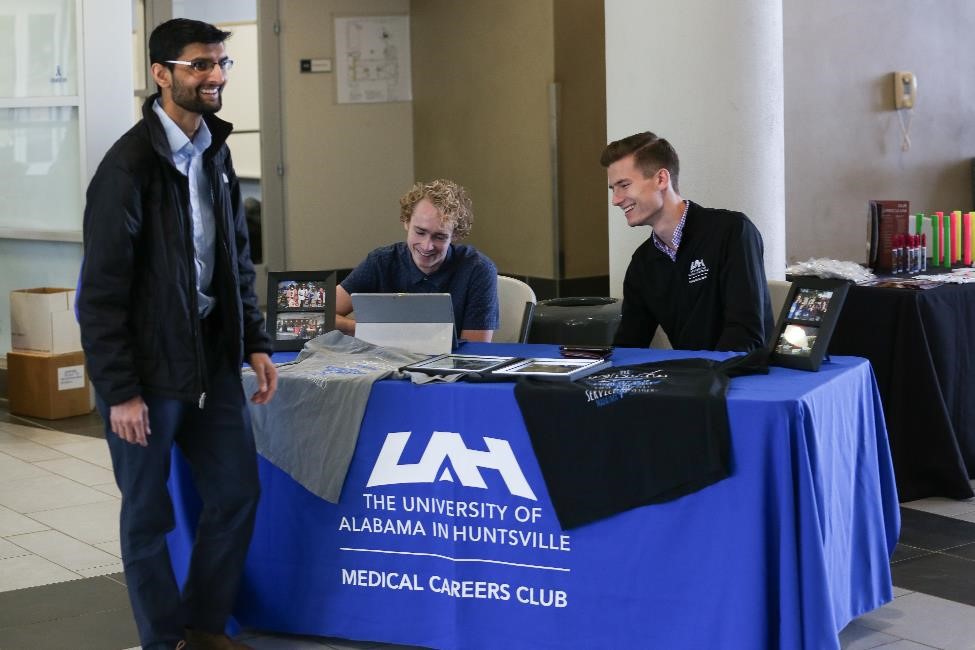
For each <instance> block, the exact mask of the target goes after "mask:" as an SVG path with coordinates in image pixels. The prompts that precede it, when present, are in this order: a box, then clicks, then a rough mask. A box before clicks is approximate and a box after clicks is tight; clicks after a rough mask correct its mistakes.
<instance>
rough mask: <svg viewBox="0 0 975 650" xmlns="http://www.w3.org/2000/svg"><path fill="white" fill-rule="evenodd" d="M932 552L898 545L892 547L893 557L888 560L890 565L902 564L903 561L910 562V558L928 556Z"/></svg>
mask: <svg viewBox="0 0 975 650" xmlns="http://www.w3.org/2000/svg"><path fill="white" fill-rule="evenodd" d="M931 553H934V551H929V550H927V549H923V548H915V547H913V546H907V545H906V544H898V545H897V546H896V547H894V555H893V556H892V557H891V558H890V563H891V564H894V563H895V562H903V561H904V560H910V559H911V558H915V557H921V556H922V555H930V554H931Z"/></svg>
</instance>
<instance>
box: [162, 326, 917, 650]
mask: <svg viewBox="0 0 975 650" xmlns="http://www.w3.org/2000/svg"><path fill="white" fill-rule="evenodd" d="M463 351H464V352H473V353H482V354H485V353H494V354H514V353H517V354H519V355H521V356H526V355H534V356H553V355H554V353H555V352H556V350H555V348H554V347H553V346H516V347H512V346H501V345H486V344H480V345H474V344H469V345H468V346H466V348H465V349H464V350H463ZM679 356H688V353H681V352H664V351H654V350H619V351H617V352H616V354H615V355H614V361H615V363H616V364H617V365H624V364H627V363H637V362H643V361H648V360H658V359H664V358H676V357H679ZM706 356H709V357H711V358H723V356H726V355H721V354H708V355H706ZM728 412H729V418H730V422H731V441H732V463H733V474H732V476H731V477H730V478H728V479H725V480H722V481H720V482H718V483H717V484H715V485H712V486H709V487H707V488H705V489H703V490H701V491H700V492H697V493H694V494H691V495H688V496H686V497H683V498H680V499H678V500H676V501H673V502H669V503H665V504H660V505H652V506H647V507H643V508H638V509H635V510H631V511H629V512H625V513H622V514H620V515H616V516H614V517H611V518H609V519H606V520H603V521H599V522H596V523H593V524H590V525H587V526H583V527H581V528H577V529H574V530H572V531H570V532H568V533H566V532H563V531H561V530H560V529H559V527H558V523H557V521H556V518H555V515H554V512H553V510H552V505H551V503H550V501H549V498H548V496H547V493H546V490H545V485H544V483H543V481H542V478H541V474H540V472H539V468H538V465H537V462H536V460H535V457H534V455H533V453H532V448H531V443H530V440H529V438H528V434H527V432H526V431H525V428H524V424H523V422H522V419H521V416H520V413H519V411H518V407H517V405H516V403H515V399H514V395H513V387H512V385H511V384H478V385H467V384H450V385H425V386H415V385H411V384H410V383H408V382H405V381H383V382H379V383H377V384H376V385H375V386H374V387H373V391H372V395H371V397H370V401H369V406H368V409H367V412H366V415H365V418H364V421H363V424H362V429H361V432H360V436H359V441H358V445H357V447H356V452H355V456H354V458H353V460H352V465H351V468H350V471H349V474H348V476H347V478H346V482H345V487H344V490H343V494H342V500H341V502H340V503H339V504H338V505H333V504H329V503H327V502H325V501H322V500H321V499H318V498H317V497H315V496H314V495H312V494H311V493H309V492H307V491H306V490H305V489H304V488H302V487H300V486H299V485H298V484H296V483H295V482H294V481H293V480H292V479H291V478H290V477H289V476H287V474H285V473H284V472H282V471H281V470H280V469H278V468H276V467H274V466H273V465H271V464H270V463H268V462H267V461H265V460H264V459H260V474H261V482H262V489H263V495H262V500H261V505H260V508H259V512H258V519H257V527H256V531H255V534H254V539H253V542H252V544H251V550H250V554H249V556H248V560H247V567H246V572H245V576H244V579H243V583H242V587H241V595H240V599H239V603H238V607H237V609H236V616H237V620H238V621H239V622H240V623H241V624H242V625H244V626H248V627H253V628H258V629H263V630H270V631H276V632H283V633H298V634H314V635H326V636H336V637H343V638H348V639H362V640H372V641H381V642H393V643H405V644H416V645H422V646H428V647H433V648H492V649H494V648H532V649H535V648H553V649H556V648H557V649H559V650H562V649H565V648H661V649H668V650H669V649H674V648H707V649H710V648H723V649H726V648H742V649H747V650H756V649H759V648H783V649H790V650H791V649H796V648H807V649H810V650H824V649H829V648H839V642H838V640H837V634H838V631H839V630H841V629H842V628H843V627H844V626H845V625H846V624H847V623H848V622H849V621H850V620H852V619H853V618H855V617H856V616H858V615H860V614H862V613H864V612H866V611H869V610H871V609H874V608H876V607H878V606H880V605H882V604H883V603H885V602H887V601H889V600H890V599H891V580H890V567H889V558H890V553H891V552H892V551H893V548H894V545H895V543H896V540H897V535H898V530H899V525H900V521H899V511H898V506H897V494H896V488H895V484H894V476H893V470H892V466H891V460H890V453H889V448H888V444H887V437H886V432H885V429H884V424H883V422H884V420H883V414H882V411H881V405H880V400H879V397H878V393H877V389H876V384H875V382H874V379H873V375H872V372H871V369H870V366H869V364H868V363H867V362H866V361H864V360H862V359H858V358H850V357H846V358H844V357H834V358H833V360H832V362H827V363H824V364H823V366H822V369H821V370H820V372H818V373H807V372H802V371H798V370H788V369H782V368H773V369H772V371H771V373H770V374H769V375H768V376H750V377H741V378H737V379H734V380H733V381H732V384H731V389H730V392H729V395H728ZM171 485H172V489H173V493H174V501H175V505H176V511H177V520H178V521H179V522H180V523H179V526H178V529H177V531H176V532H175V533H174V534H173V535H171V539H170V546H171V549H172V550H173V558H174V566H175V567H176V570H177V572H178V573H184V572H185V567H186V562H187V552H188V547H189V540H190V536H191V530H192V526H191V525H190V523H189V522H190V521H191V520H192V518H193V517H194V516H195V513H196V512H197V511H198V507H199V506H198V503H197V499H196V497H195V494H193V492H192V487H191V480H190V478H189V472H188V470H187V468H186V467H185V465H183V464H182V463H181V462H176V463H175V464H174V475H173V478H172V482H171Z"/></svg>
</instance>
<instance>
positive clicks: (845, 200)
mask: <svg viewBox="0 0 975 650" xmlns="http://www.w3.org/2000/svg"><path fill="white" fill-rule="evenodd" d="M784 25H785V73H786V74H785V108H786V110H785V126H786V139H785V144H786V185H785V186H786V207H787V214H788V217H789V242H788V257H789V260H790V261H795V260H806V259H808V258H810V257H822V256H825V257H834V258H839V259H849V260H854V261H857V262H862V261H864V259H865V258H866V252H865V233H866V215H867V201H868V200H870V199H906V200H909V201H910V202H911V210H912V211H913V212H926V213H931V212H934V211H937V210H943V211H945V212H949V211H951V210H971V209H972V208H973V205H972V194H971V192H972V175H971V159H972V156H975V75H972V65H971V54H970V53H969V51H968V49H969V47H968V45H967V43H968V42H969V40H970V38H971V34H972V33H973V31H975V2H972V1H971V0H885V1H884V2H849V1H848V0H820V1H818V2H815V3H811V2H807V1H806V0H784ZM895 70H909V71H912V72H914V73H915V74H916V75H917V78H918V98H917V106H916V108H915V111H914V116H913V120H912V124H911V132H910V134H911V143H912V145H911V149H910V151H902V150H901V130H900V125H899V124H898V120H897V114H896V112H895V111H894V106H893V89H892V82H891V73H892V72H893V71H895ZM904 117H905V120H906V117H907V116H904Z"/></svg>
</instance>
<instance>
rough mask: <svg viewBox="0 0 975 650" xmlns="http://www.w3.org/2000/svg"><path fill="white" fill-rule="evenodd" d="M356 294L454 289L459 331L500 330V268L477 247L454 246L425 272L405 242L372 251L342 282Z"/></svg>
mask: <svg viewBox="0 0 975 650" xmlns="http://www.w3.org/2000/svg"><path fill="white" fill-rule="evenodd" d="M342 288H343V289H345V290H346V291H347V292H348V293H349V294H353V293H449V294H450V297H451V299H452V302H453V304H454V321H455V323H456V324H457V333H458V334H460V333H461V332H462V331H464V330H496V329H498V319H499V317H498V270H497V268H496V267H495V266H494V262H492V261H491V260H490V259H488V258H487V256H485V255H483V254H481V253H480V252H478V251H477V249H475V248H474V247H473V246H467V245H464V244H451V245H450V248H449V249H448V250H447V256H446V258H445V259H444V261H443V264H441V265H440V268H438V269H437V270H436V271H434V272H433V273H432V274H430V275H425V274H424V273H423V272H422V271H421V270H420V269H418V268H417V267H416V264H414V263H413V258H412V256H411V255H410V249H409V248H407V246H406V242H397V243H395V244H391V245H389V246H383V247H381V248H377V249H376V250H374V251H372V252H371V253H369V255H368V256H367V257H366V259H364V260H363V261H362V262H361V263H360V264H359V266H357V267H355V269H354V270H353V271H352V273H350V274H349V276H348V277H347V278H345V280H343V281H342Z"/></svg>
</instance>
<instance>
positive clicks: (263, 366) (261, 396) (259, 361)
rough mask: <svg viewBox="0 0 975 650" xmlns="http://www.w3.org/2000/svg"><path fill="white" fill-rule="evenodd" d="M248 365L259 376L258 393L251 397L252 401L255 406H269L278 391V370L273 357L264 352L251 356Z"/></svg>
mask: <svg viewBox="0 0 975 650" xmlns="http://www.w3.org/2000/svg"><path fill="white" fill-rule="evenodd" d="M247 363H249V364H250V365H251V368H253V369H254V374H255V375H257V392H255V393H254V394H253V395H251V401H252V402H254V403H255V404H267V403H268V402H270V401H271V398H272V397H274V393H275V391H277V390H278V369H277V368H275V367H274V363H273V362H272V361H271V357H269V356H267V355H266V354H264V353H263V352H255V353H253V354H252V355H250V357H249V358H248V359H247Z"/></svg>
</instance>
